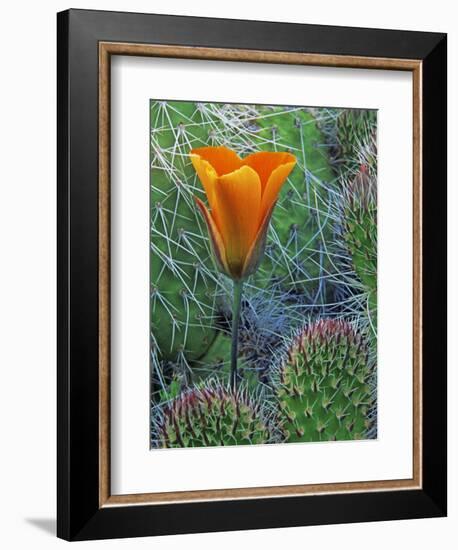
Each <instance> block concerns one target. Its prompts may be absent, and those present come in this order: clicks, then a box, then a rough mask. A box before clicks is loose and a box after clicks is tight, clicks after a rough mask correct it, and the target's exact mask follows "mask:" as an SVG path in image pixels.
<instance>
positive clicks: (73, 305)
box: [57, 10, 447, 540]
mask: <svg viewBox="0 0 458 550" xmlns="http://www.w3.org/2000/svg"><path fill="white" fill-rule="evenodd" d="M57 27H58V34H57V51H58V58H57V65H58V84H57V96H58V106H57V115H58V117H57V118H58V126H57V151H58V163H57V190H58V204H57V207H58V221H57V239H58V316H57V317H58V320H57V323H58V326H57V330H58V386H57V395H58V399H57V412H58V423H57V432H58V450H57V463H58V472H57V482H58V499H57V517H58V522H57V534H58V536H59V537H61V538H63V539H66V540H87V539H102V538H115V537H136V536H147V535H165V534H179V533H197V532H204V531H206V532H210V531H230V530H240V529H260V528H274V527H289V526H302V525H316V524H331V523H349V522H363V521H379V520H392V519H408V518H426V517H440V516H444V515H446V509H447V485H446V461H447V447H446V432H447V419H446V176H447V174H446V160H447V159H446V150H447V148H446V139H447V122H446V88H447V75H446V63H447V57H446V56H447V53H446V52H447V37H446V35H445V34H440V33H424V32H411V31H397V30H378V29H377V30H376V29H362V28H348V27H330V26H321V25H319V26H318V25H300V24H289V23H273V22H259V21H241V20H223V19H206V18H196V17H180V16H167V15H151V14H138V13H118V12H102V11H87V10H68V11H64V12H61V13H59V14H58V16H57ZM101 41H107V42H110V41H113V42H126V43H142V44H150V43H154V44H172V45H179V46H189V47H194V46H199V47H207V48H230V49H246V50H269V51H277V52H298V53H313V54H324V55H349V56H360V57H363V58H364V57H380V58H393V59H415V60H420V61H421V64H422V73H421V74H422V77H421V78H422V82H421V84H422V86H421V89H422V132H421V140H422V142H421V151H422V157H421V171H422V181H423V185H422V203H423V205H424V210H423V216H422V227H421V238H422V255H421V268H422V274H423V276H422V281H421V303H422V312H423V315H422V317H423V327H422V357H421V365H422V366H421V373H422V396H421V398H422V408H423V415H422V426H421V434H422V435H421V437H422V441H421V444H422V464H421V472H422V487H421V489H416V490H398V491H378V492H357V493H351V494H323V495H315V496H311V495H308V496H291V497H282V498H261V499H254V498H253V499H241V500H223V501H208V502H192V503H178V504H170V503H167V504H154V505H136V506H129V505H126V506H116V507H103V506H102V507H100V505H99V476H100V461H99V405H100V396H99V374H98V361H99V311H98V303H99V302H98V292H99V290H98V275H99V264H98V259H99V250H98V234H99V233H98V232H99V226H98V223H99V213H98V174H99V172H98V170H99V166H98V143H99V142H98V90H99V88H98V79H99V71H98V63H99V55H98V44H99V42H101Z"/></svg>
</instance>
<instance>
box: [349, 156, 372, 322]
mask: <svg viewBox="0 0 458 550" xmlns="http://www.w3.org/2000/svg"><path fill="white" fill-rule="evenodd" d="M342 238H343V241H344V243H345V246H346V248H347V250H348V253H349V255H350V259H351V263H352V267H353V269H354V272H355V274H356V276H357V278H358V281H357V282H356V283H355V286H359V287H360V288H361V290H362V292H363V293H364V294H365V296H366V304H367V307H366V310H365V313H366V314H367V316H368V318H369V321H370V325H371V327H372V328H373V330H374V331H375V332H376V326H377V200H376V181H375V179H374V177H371V176H370V175H369V174H368V171H367V168H366V166H365V165H362V166H361V168H360V171H359V173H358V175H357V176H356V177H355V178H354V179H353V180H351V181H350V182H348V184H347V189H346V193H345V196H344V200H343V207H342Z"/></svg>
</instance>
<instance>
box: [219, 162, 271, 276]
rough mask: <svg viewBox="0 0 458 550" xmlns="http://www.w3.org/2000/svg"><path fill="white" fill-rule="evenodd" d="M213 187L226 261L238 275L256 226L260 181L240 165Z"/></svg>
mask: <svg viewBox="0 0 458 550" xmlns="http://www.w3.org/2000/svg"><path fill="white" fill-rule="evenodd" d="M215 191H216V200H217V207H218V224H219V225H218V227H219V229H220V233H221V236H222V238H223V241H224V246H225V250H226V260H227V264H228V266H229V270H230V272H231V274H232V276H233V277H234V278H239V277H240V276H241V274H242V270H243V265H244V263H245V258H246V255H247V254H248V251H249V250H250V248H251V245H252V244H253V240H254V238H255V237H256V233H257V231H258V227H259V219H260V208H261V182H260V181H259V176H258V175H257V173H256V172H255V171H254V170H253V169H252V168H250V167H249V166H243V167H242V168H240V169H239V170H236V171H235V172H232V173H230V174H227V175H225V176H222V177H220V178H219V179H218V181H217V184H216V186H215Z"/></svg>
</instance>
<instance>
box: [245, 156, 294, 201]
mask: <svg viewBox="0 0 458 550" xmlns="http://www.w3.org/2000/svg"><path fill="white" fill-rule="evenodd" d="M242 162H243V165H244V166H250V167H251V168H253V170H255V171H256V172H257V174H258V176H259V178H260V180H261V185H262V191H263V192H264V191H265V189H266V186H267V182H268V180H269V177H270V175H271V174H272V172H273V171H274V170H275V169H276V168H278V167H279V166H281V165H282V164H289V163H290V162H296V157H295V156H294V155H292V154H291V153H286V152H280V153H278V152H268V151H260V152H258V153H253V154H251V155H248V156H247V157H245V158H244V159H243V161H242Z"/></svg>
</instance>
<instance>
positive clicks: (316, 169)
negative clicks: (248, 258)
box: [253, 107, 334, 303]
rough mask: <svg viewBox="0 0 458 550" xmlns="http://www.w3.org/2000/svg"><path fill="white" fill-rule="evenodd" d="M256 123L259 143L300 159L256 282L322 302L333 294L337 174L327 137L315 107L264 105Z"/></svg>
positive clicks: (283, 194)
mask: <svg viewBox="0 0 458 550" xmlns="http://www.w3.org/2000/svg"><path fill="white" fill-rule="evenodd" d="M257 123H258V125H259V127H260V130H259V132H258V138H259V139H260V144H259V148H260V149H266V150H278V151H283V150H289V151H291V152H292V153H293V154H295V155H296V158H297V160H298V163H297V166H296V167H295V169H294V170H293V172H292V173H291V174H290V177H289V178H288V182H287V183H286V184H285V185H284V186H283V188H282V190H281V192H280V195H279V199H278V201H277V206H276V207H275V210H274V213H273V216H272V221H271V230H270V238H269V240H268V244H267V254H266V257H265V259H264V261H263V263H262V265H261V269H260V270H259V271H258V273H257V274H256V275H255V276H254V278H253V279H254V283H255V284H258V285H260V286H261V287H269V286H270V285H272V283H273V282H274V283H277V284H279V285H280V286H281V287H282V288H283V289H284V290H285V291H286V292H302V293H305V294H306V296H307V297H308V299H309V300H315V301H320V302H321V303H323V302H325V301H327V300H328V299H329V296H328V295H327V294H326V288H325V286H326V285H323V281H325V280H326V276H328V275H329V272H330V271H332V269H333V267H332V264H331V262H330V261H329V258H328V257H327V251H326V242H325V241H326V240H331V238H332V224H331V223H328V221H329V220H328V214H327V211H326V201H327V200H328V185H329V183H330V182H331V181H332V179H333V177H334V176H333V173H332V170H331V166H330V163H329V156H328V154H327V151H326V148H323V147H322V146H320V144H322V143H323V142H324V137H323V135H322V133H321V131H320V130H319V128H318V124H317V120H316V118H315V116H314V115H313V114H312V112H311V110H310V109H301V108H298V109H289V108H285V107H269V108H261V109H260V116H259V118H258V119H257ZM323 275H324V276H325V278H324V279H323V278H322V277H323ZM320 278H321V281H320Z"/></svg>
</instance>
